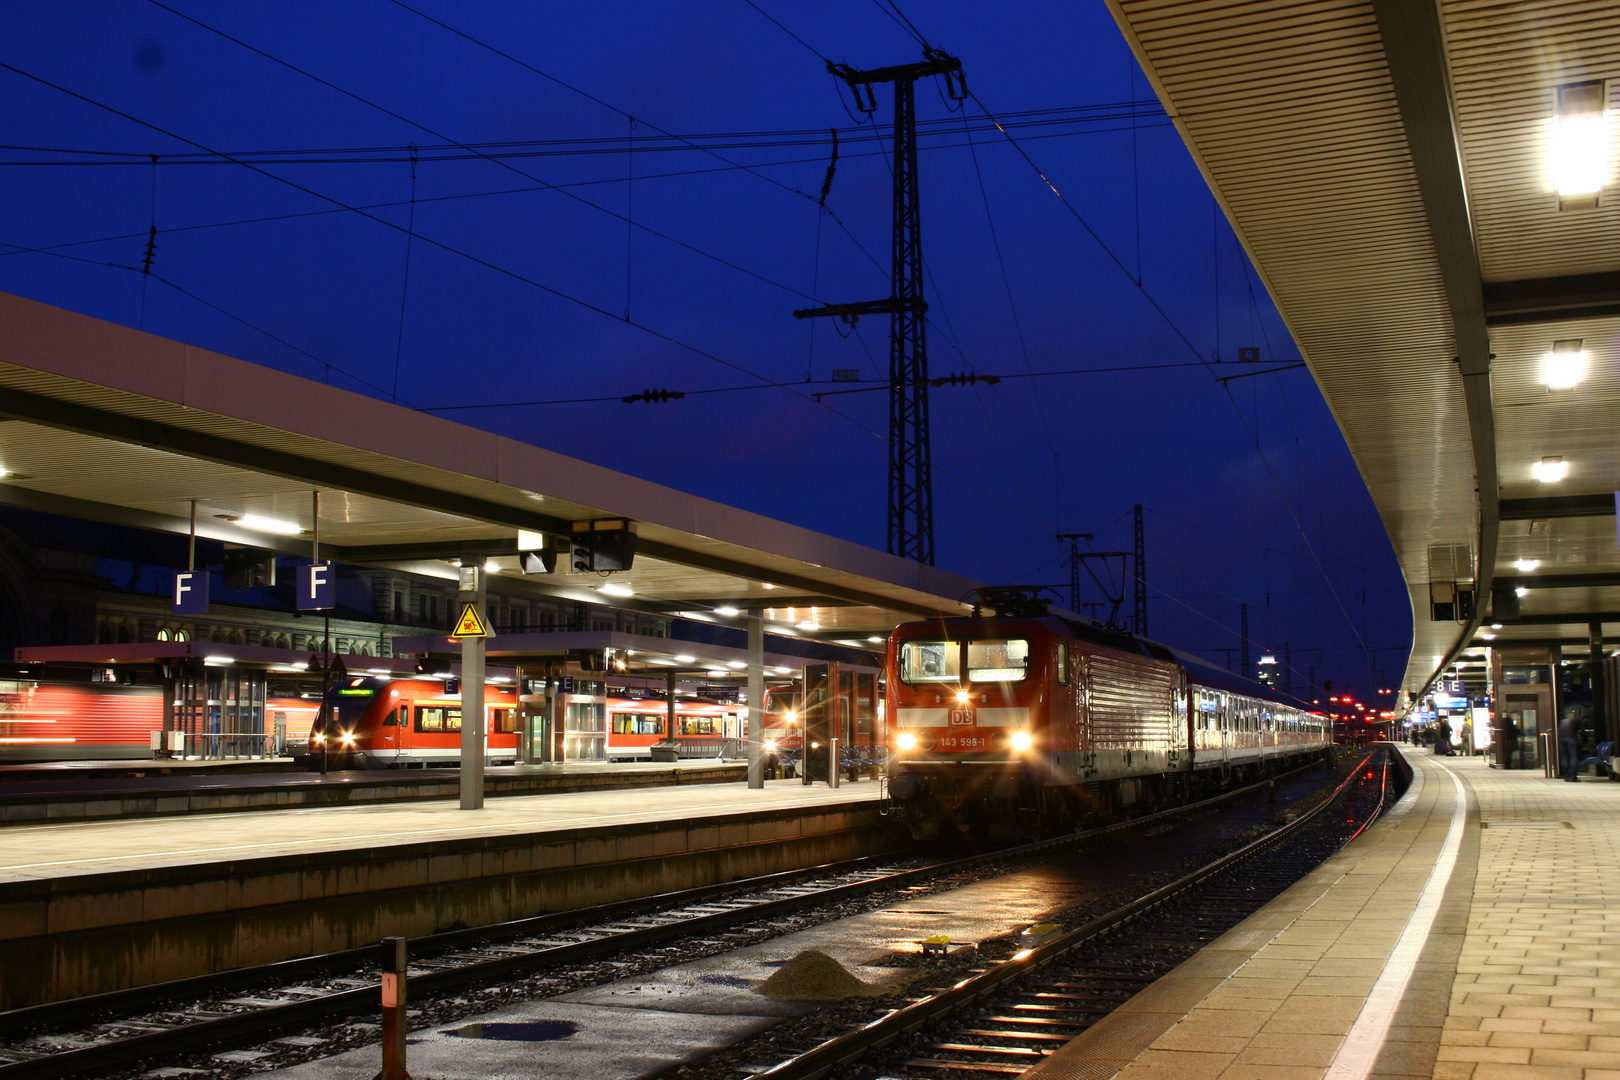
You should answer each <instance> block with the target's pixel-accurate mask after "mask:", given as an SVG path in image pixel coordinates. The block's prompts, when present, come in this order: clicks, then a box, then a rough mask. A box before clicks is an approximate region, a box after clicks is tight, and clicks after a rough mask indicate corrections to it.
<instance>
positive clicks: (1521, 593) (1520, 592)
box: [1513, 585, 1530, 600]
mask: <svg viewBox="0 0 1620 1080" xmlns="http://www.w3.org/2000/svg"><path fill="white" fill-rule="evenodd" d="M1513 595H1514V596H1517V597H1518V598H1519V599H1520V600H1523V599H1524V598H1525V597H1527V596H1529V595H1530V590H1529V589H1527V588H1525V587H1524V586H1523V585H1520V586H1519V587H1518V588H1517V589H1514V590H1513Z"/></svg>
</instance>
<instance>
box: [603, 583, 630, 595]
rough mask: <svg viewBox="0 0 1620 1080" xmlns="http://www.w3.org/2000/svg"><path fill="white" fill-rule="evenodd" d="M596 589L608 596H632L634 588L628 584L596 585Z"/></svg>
mask: <svg viewBox="0 0 1620 1080" xmlns="http://www.w3.org/2000/svg"><path fill="white" fill-rule="evenodd" d="M596 591H597V592H599V593H606V594H607V595H608V596H634V595H636V594H635V590H633V589H631V588H630V586H628V585H598V586H597V587H596Z"/></svg>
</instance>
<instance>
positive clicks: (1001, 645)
mask: <svg viewBox="0 0 1620 1080" xmlns="http://www.w3.org/2000/svg"><path fill="white" fill-rule="evenodd" d="M967 669H968V681H969V682H1019V681H1021V680H1022V679H1023V678H1024V676H1025V675H1027V674H1028V673H1029V642H1028V641H1025V640H1024V639H1023V638H1011V639H1009V640H1007V641H970V642H968V643H967Z"/></svg>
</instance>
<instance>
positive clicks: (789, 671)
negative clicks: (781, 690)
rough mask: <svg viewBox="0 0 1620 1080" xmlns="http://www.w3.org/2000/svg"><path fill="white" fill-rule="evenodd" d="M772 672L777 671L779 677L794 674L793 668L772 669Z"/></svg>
mask: <svg viewBox="0 0 1620 1080" xmlns="http://www.w3.org/2000/svg"><path fill="white" fill-rule="evenodd" d="M771 670H772V671H775V672H776V673H777V674H778V675H791V674H793V669H792V668H785V667H779V668H772V669H771Z"/></svg>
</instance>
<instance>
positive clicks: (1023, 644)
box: [887, 619, 1079, 832]
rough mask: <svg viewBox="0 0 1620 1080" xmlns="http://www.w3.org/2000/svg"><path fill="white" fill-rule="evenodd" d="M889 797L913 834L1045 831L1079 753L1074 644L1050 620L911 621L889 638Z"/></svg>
mask: <svg viewBox="0 0 1620 1080" xmlns="http://www.w3.org/2000/svg"><path fill="white" fill-rule="evenodd" d="M888 660H889V679H888V699H887V712H888V716H889V717H890V719H891V722H892V724H893V728H892V731H893V733H894V737H893V740H892V745H893V749H894V756H893V758H891V760H890V763H889V793H890V795H891V797H892V798H894V799H895V800H896V802H897V803H898V804H899V805H901V806H903V807H905V808H906V811H907V814H908V817H909V818H910V819H911V824H912V828H913V830H914V831H918V832H926V831H928V830H930V829H931V828H932V827H934V826H935V825H936V824H938V823H943V822H952V821H954V822H955V823H956V824H957V826H958V827H959V828H968V827H972V826H976V825H978V824H982V823H988V822H992V821H994V822H998V823H1010V824H1012V825H1013V826H1014V827H1015V828H1019V829H1021V830H1023V831H1032V830H1033V829H1035V828H1038V823H1039V821H1040V820H1041V819H1042V817H1043V816H1044V813H1045V805H1044V804H1045V802H1046V791H1047V788H1048V786H1049V785H1050V783H1051V781H1052V779H1053V777H1052V771H1053V763H1054V761H1059V760H1062V758H1063V757H1065V756H1072V755H1074V754H1075V753H1076V752H1077V751H1078V750H1079V746H1078V745H1077V743H1076V724H1075V694H1074V687H1075V678H1074V672H1073V670H1072V667H1073V664H1072V655H1071V643H1070V642H1068V641H1063V640H1059V639H1058V637H1057V636H1056V635H1054V633H1053V632H1052V629H1051V627H1049V626H1047V625H1046V621H1045V620H1036V619H1022V620H977V619H975V620H963V621H961V622H960V623H955V622H944V623H912V624H908V625H906V626H902V627H900V628H899V629H897V630H896V631H895V633H894V636H893V637H892V638H891V639H890V645H889V657H888Z"/></svg>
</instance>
